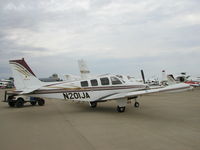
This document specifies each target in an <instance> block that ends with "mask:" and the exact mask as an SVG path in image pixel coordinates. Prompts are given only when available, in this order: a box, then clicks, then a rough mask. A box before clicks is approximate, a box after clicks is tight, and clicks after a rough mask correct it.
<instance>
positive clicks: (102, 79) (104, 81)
mask: <svg viewBox="0 0 200 150" xmlns="http://www.w3.org/2000/svg"><path fill="white" fill-rule="evenodd" d="M100 80H101V85H109V79H108V78H100Z"/></svg>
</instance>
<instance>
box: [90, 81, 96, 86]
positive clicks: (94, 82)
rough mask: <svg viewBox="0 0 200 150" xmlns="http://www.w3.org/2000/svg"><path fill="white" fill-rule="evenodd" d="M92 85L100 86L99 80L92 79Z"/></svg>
mask: <svg viewBox="0 0 200 150" xmlns="http://www.w3.org/2000/svg"><path fill="white" fill-rule="evenodd" d="M90 82H91V85H92V86H98V82H97V80H96V79H94V80H90Z"/></svg>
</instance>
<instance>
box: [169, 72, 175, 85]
mask: <svg viewBox="0 0 200 150" xmlns="http://www.w3.org/2000/svg"><path fill="white" fill-rule="evenodd" d="M167 82H168V84H169V85H173V84H176V80H175V79H174V76H173V75H172V74H169V75H167Z"/></svg>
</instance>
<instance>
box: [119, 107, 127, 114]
mask: <svg viewBox="0 0 200 150" xmlns="http://www.w3.org/2000/svg"><path fill="white" fill-rule="evenodd" d="M125 109H126V107H125V106H124V107H119V106H117V111H118V112H120V113H121V112H124V111H125Z"/></svg>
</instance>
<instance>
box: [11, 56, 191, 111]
mask: <svg viewBox="0 0 200 150" xmlns="http://www.w3.org/2000/svg"><path fill="white" fill-rule="evenodd" d="M9 63H10V65H11V67H12V71H13V77H14V84H15V87H16V90H15V93H14V94H13V95H10V96H9V97H8V104H9V105H10V106H11V107H22V106H23V104H24V103H25V102H30V103H31V104H32V105H35V104H36V103H38V104H39V105H44V103H45V101H44V99H43V98H56V99H65V100H73V101H84V102H89V104H90V106H91V107H92V108H95V107H96V106H97V103H99V102H106V101H109V100H116V102H117V111H118V112H124V111H125V107H126V105H127V102H128V101H131V100H134V101H135V103H134V106H135V107H139V103H138V102H137V101H136V98H138V96H140V95H145V94H150V93H158V92H174V91H184V90H189V89H191V87H190V86H189V85H188V84H185V83H178V84H177V83H176V82H175V81H174V79H173V78H172V77H171V76H168V80H169V81H168V82H169V86H166V87H162V88H159V89H149V86H148V85H147V84H143V83H140V82H129V81H128V80H126V81H123V80H122V79H121V78H119V77H118V76H115V75H101V76H97V77H96V78H94V77H92V78H87V79H80V80H76V81H62V82H54V83H52V82H51V83H47V82H41V81H40V80H39V79H38V78H37V77H36V76H35V74H34V73H33V71H32V70H31V68H30V67H29V66H28V65H27V63H26V62H25V60H24V59H21V60H10V61H9Z"/></svg>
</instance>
